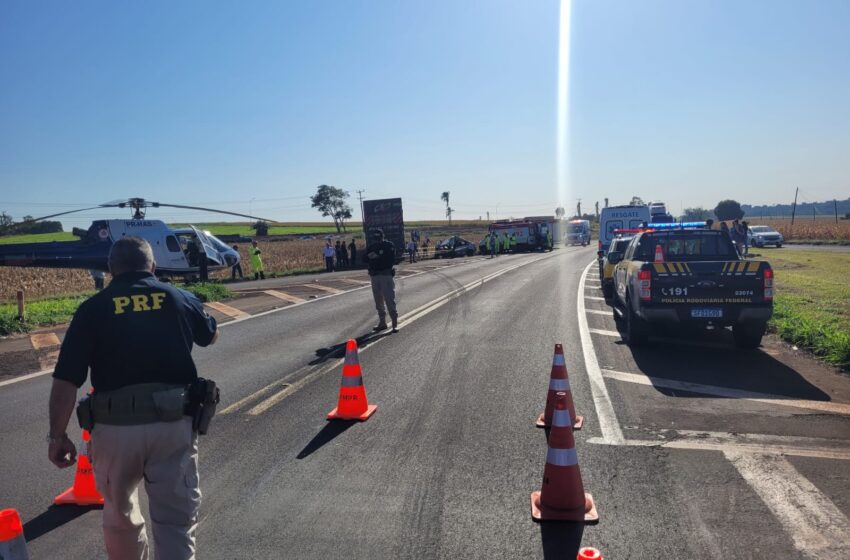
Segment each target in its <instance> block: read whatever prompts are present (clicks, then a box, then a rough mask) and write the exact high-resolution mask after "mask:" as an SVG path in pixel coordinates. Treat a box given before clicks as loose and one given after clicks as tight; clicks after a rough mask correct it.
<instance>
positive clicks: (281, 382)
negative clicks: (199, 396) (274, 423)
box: [219, 379, 285, 414]
mask: <svg viewBox="0 0 850 560" xmlns="http://www.w3.org/2000/svg"><path fill="white" fill-rule="evenodd" d="M284 384H285V380H284V379H278V380H277V381H275V382H273V383H270V384H269V385H266V386H265V387H263V388H262V389H260V390H259V391H255V392H253V393H251V394H250V395H248V396H247V397H245V398H243V399H239V400H238V401H236V402H235V403H233V404H231V405H229V406H227V407H226V408H224V409H223V410H221V411H219V414H230V413H231V412H233V411H235V410H238V409H239V408H241V407H242V406H244V405H245V404H246V403H249V402H251V401H252V400H254V399H258V398H260V397H262V396H263V395H265V394H266V393H268V392H269V391H271V390H272V389H275V388H277V387H280V386H281V385H284Z"/></svg>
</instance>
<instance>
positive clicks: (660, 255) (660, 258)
mask: <svg viewBox="0 0 850 560" xmlns="http://www.w3.org/2000/svg"><path fill="white" fill-rule="evenodd" d="M655 262H657V263H660V262H664V249H662V248H661V245H656V246H655Z"/></svg>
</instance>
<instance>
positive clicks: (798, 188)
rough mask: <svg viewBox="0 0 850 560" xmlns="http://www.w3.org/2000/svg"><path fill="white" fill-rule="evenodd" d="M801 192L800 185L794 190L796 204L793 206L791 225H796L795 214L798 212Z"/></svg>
mask: <svg viewBox="0 0 850 560" xmlns="http://www.w3.org/2000/svg"><path fill="white" fill-rule="evenodd" d="M798 194H800V187H797V190H796V191H794V206H792V207H791V227H794V215H795V214H796V213H797V195H798Z"/></svg>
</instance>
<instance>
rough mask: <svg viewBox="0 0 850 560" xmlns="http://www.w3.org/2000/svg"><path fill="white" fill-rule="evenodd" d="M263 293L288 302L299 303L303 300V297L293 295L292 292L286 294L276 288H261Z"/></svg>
mask: <svg viewBox="0 0 850 560" xmlns="http://www.w3.org/2000/svg"><path fill="white" fill-rule="evenodd" d="M263 293H264V294H268V295H270V296H273V297H276V298H277V299H282V300H283V301H288V302H289V303H301V302H303V301H304V298H300V297H297V296H293V295H292V294H287V293H286V292H281V291H278V290H263Z"/></svg>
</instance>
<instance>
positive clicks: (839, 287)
mask: <svg viewBox="0 0 850 560" xmlns="http://www.w3.org/2000/svg"><path fill="white" fill-rule="evenodd" d="M770 263H771V265H772V266H773V269H774V271H775V273H776V277H775V278H776V280H775V282H776V292H775V293H776V297H775V300H774V316H773V319H771V322H770V327H771V330H773V331H774V332H776V333H777V334H778V335H779V336H780V337H781V338H782V339H783V340H785V341H787V342H789V343H791V344H794V345H796V346H797V347H799V348H805V349H806V350H809V351H810V352H812V353H813V354H815V355H816V356H818V357H819V358H821V359H823V360H824V361H826V362H828V363H830V364H833V365H835V366H838V367H840V368H843V369H845V370H850V283H848V282H847V272H848V271H850V253H837V252H827V251H783V252H782V254H781V255H776V254H775V253H774V252H773V251H771V254H770Z"/></svg>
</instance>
